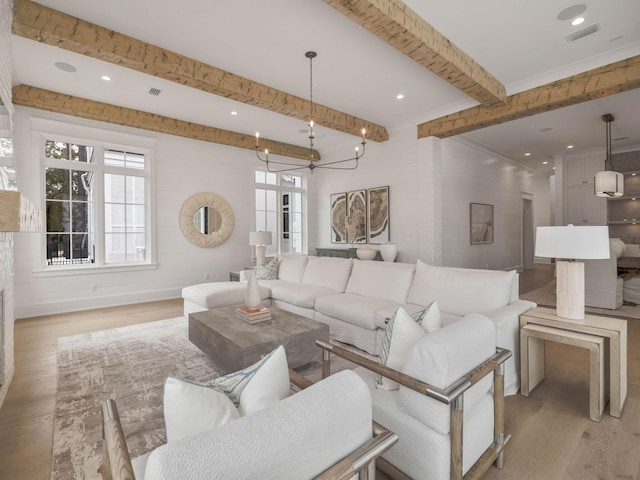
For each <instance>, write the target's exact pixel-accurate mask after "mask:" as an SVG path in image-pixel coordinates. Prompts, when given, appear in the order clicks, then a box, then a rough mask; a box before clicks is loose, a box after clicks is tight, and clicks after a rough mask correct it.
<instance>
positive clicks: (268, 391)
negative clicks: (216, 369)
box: [210, 345, 291, 416]
mask: <svg viewBox="0 0 640 480" xmlns="http://www.w3.org/2000/svg"><path fill="white" fill-rule="evenodd" d="M210 385H211V386H212V387H213V388H216V389H218V390H219V391H221V392H223V393H224V394H225V395H227V396H228V397H229V399H230V400H231V401H232V402H233V404H234V405H235V406H236V407H238V411H239V412H240V415H242V416H244V415H249V414H251V413H254V412H257V411H258V410H262V409H263V408H266V407H268V406H271V405H274V404H275V403H277V402H279V401H280V400H282V399H283V398H286V397H288V396H289V391H290V388H291V387H290V382H289V366H288V363H287V355H286V353H285V350H284V347H283V346H282V345H280V346H279V347H278V348H276V349H275V350H273V351H272V352H271V353H270V354H268V355H266V356H265V357H263V358H262V359H260V360H259V361H258V362H256V363H254V364H253V365H251V366H249V367H247V368H244V369H242V370H239V371H237V372H234V373H229V374H227V375H224V376H222V377H218V378H216V379H215V380H212V381H211V382H210Z"/></svg>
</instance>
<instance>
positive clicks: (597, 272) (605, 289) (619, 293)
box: [584, 238, 625, 310]
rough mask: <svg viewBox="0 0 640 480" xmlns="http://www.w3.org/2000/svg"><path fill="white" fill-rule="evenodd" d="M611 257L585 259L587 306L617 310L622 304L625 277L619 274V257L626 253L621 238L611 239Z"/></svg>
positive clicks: (585, 299) (585, 301)
mask: <svg viewBox="0 0 640 480" xmlns="http://www.w3.org/2000/svg"><path fill="white" fill-rule="evenodd" d="M609 249H610V252H611V256H610V258H607V259H603V260H584V288H585V297H584V304H585V306H587V307H596V308H608V309H611V310H615V309H616V308H618V307H620V306H621V305H622V301H623V298H622V297H623V279H622V277H621V276H618V258H619V257H622V256H624V255H625V244H624V243H623V242H622V241H621V240H620V239H619V238H610V239H609Z"/></svg>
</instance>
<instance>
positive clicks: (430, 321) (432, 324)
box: [411, 300, 442, 333]
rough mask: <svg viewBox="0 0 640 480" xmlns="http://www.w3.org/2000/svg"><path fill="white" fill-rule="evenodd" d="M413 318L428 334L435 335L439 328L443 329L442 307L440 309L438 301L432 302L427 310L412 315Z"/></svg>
mask: <svg viewBox="0 0 640 480" xmlns="http://www.w3.org/2000/svg"><path fill="white" fill-rule="evenodd" d="M411 317H412V318H413V319H414V320H415V321H416V322H418V323H419V324H420V325H421V326H422V328H423V329H424V331H425V332H427V333H433V332H435V331H436V330H438V329H439V328H442V318H441V317H440V307H438V301H437V300H434V301H433V302H431V304H430V305H429V306H428V307H427V308H424V309H422V310H420V311H418V312H416V313H413V314H411Z"/></svg>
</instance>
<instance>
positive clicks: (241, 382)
mask: <svg viewBox="0 0 640 480" xmlns="http://www.w3.org/2000/svg"><path fill="white" fill-rule="evenodd" d="M289 391H290V383H289V366H288V363H287V355H286V352H285V349H284V347H283V346H282V345H281V346H279V347H278V348H276V349H275V350H274V351H273V352H271V353H270V354H268V355H266V356H265V357H263V358H262V359H260V361H258V362H256V363H254V364H253V365H251V366H249V367H247V368H244V369H242V370H240V371H238V372H234V373H230V374H228V375H224V376H222V377H219V378H216V379H215V380H213V381H211V382H209V383H197V382H192V381H188V380H181V379H179V378H175V377H169V378H167V380H166V381H165V385H164V399H163V407H164V419H165V426H166V431H167V442H174V441H176V440H180V439H181V438H185V437H190V436H192V435H195V434H197V433H200V432H203V431H206V430H210V429H212V428H215V427H218V426H221V425H224V424H225V423H227V422H229V421H231V420H235V419H236V418H240V417H241V416H244V415H249V414H251V413H254V412H256V411H258V410H262V409H263V408H266V407H268V406H270V405H274V404H276V403H278V402H279V401H280V400H282V399H283V398H286V397H288V396H289Z"/></svg>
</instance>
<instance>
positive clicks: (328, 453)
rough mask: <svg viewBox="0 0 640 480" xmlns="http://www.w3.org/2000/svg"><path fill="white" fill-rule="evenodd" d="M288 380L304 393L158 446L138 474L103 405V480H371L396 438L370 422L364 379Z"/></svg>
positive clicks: (343, 375)
mask: <svg viewBox="0 0 640 480" xmlns="http://www.w3.org/2000/svg"><path fill="white" fill-rule="evenodd" d="M290 380H291V382H292V383H293V384H294V385H296V386H298V387H300V388H303V390H302V391H300V392H299V393H296V394H294V395H291V396H290V397H288V398H285V399H284V400H281V401H280V402H279V403H277V404H275V405H272V406H269V407H267V408H264V409H262V410H260V411H257V412H255V413H251V414H249V415H246V416H244V417H241V418H237V419H235V420H232V421H229V422H228V423H225V424H224V425H221V426H219V427H216V428H213V429H210V430H206V431H203V432H201V433H198V434H195V435H192V436H189V437H185V438H182V439H179V440H176V441H174V442H169V443H167V444H165V445H162V446H161V447H159V448H157V449H156V450H154V451H153V452H152V453H151V454H150V455H149V456H148V460H146V466H145V472H144V473H143V474H140V473H139V470H138V468H137V467H136V468H135V469H134V466H132V462H131V460H130V458H129V453H128V450H127V445H126V440H125V434H124V431H123V428H122V425H121V423H120V419H119V416H118V412H117V407H116V404H115V402H114V401H113V400H112V399H109V400H107V401H105V402H104V403H103V406H102V413H103V425H104V449H103V451H104V456H103V470H104V472H105V474H104V478H106V479H115V480H142V478H145V479H151V478H152V479H154V480H179V479H180V480H182V479H184V478H189V479H190V480H197V479H207V480H210V479H228V478H280V479H300V478H319V479H325V480H328V479H351V478H354V475H358V476H359V477H358V478H369V477H368V475H369V472H370V471H372V470H373V469H374V468H375V459H376V458H378V457H379V456H380V455H382V453H384V452H385V451H387V450H388V449H389V448H390V447H391V446H393V444H394V443H395V442H397V440H398V437H397V435H395V434H394V433H392V432H390V431H389V430H387V429H385V428H383V427H381V426H380V425H377V424H375V423H374V422H372V409H371V396H370V394H369V390H368V389H367V387H366V385H365V384H364V382H363V381H362V380H361V379H360V378H359V377H358V375H357V374H355V373H354V372H353V371H350V370H346V371H342V372H339V373H337V374H335V375H332V376H331V377H330V378H327V379H324V380H321V381H319V382H318V383H316V384H312V383H311V382H310V381H309V380H307V379H306V378H304V377H302V376H300V375H299V374H297V373H296V372H294V371H290ZM139 458H141V457H139ZM134 464H135V460H134ZM134 471H135V473H134ZM136 474H137V475H138V477H136V476H135V475H136Z"/></svg>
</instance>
